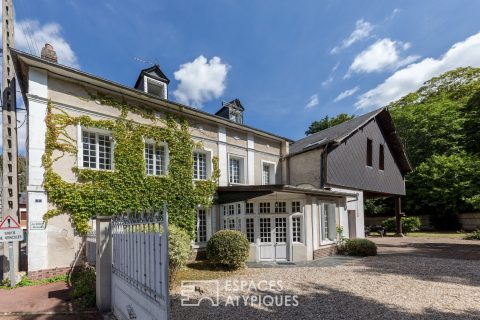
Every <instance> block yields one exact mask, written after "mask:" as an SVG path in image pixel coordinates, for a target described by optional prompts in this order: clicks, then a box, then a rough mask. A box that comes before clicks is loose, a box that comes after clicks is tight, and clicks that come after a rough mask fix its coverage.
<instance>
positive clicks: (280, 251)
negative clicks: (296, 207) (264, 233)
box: [275, 217, 287, 261]
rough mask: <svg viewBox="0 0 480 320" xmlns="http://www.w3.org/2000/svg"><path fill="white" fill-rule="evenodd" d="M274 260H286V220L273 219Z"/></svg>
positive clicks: (282, 218)
mask: <svg viewBox="0 0 480 320" xmlns="http://www.w3.org/2000/svg"><path fill="white" fill-rule="evenodd" d="M275 260H279V261H286V260H287V218H286V217H276V218H275Z"/></svg>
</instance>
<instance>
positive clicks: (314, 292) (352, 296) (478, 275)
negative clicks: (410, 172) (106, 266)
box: [171, 238, 480, 320]
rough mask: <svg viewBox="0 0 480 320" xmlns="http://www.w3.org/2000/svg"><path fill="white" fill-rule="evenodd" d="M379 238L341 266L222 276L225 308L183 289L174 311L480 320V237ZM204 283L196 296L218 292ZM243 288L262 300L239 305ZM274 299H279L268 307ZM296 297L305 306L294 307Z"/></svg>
mask: <svg viewBox="0 0 480 320" xmlns="http://www.w3.org/2000/svg"><path fill="white" fill-rule="evenodd" d="M374 241H376V242H377V244H378V245H379V255H378V256H376V257H368V258H359V259H355V260H352V261H349V262H348V263H346V264H344V265H341V266H335V267H322V268H318V267H316V268H315V267H313V268H312V267H306V268H294V267H292V268H276V269H273V268H269V269H266V268H258V269H248V270H246V271H245V272H243V273H242V275H240V276H235V277H231V278H226V279H222V280H220V281H219V287H220V306H218V307H212V306H211V304H210V303H209V302H207V301H205V300H203V301H202V303H201V305H200V306H198V307H184V306H183V307H182V306H181V305H180V292H179V291H178V290H177V291H176V292H175V293H174V297H173V299H172V308H171V311H172V318H173V319H211V320H213V319H480V243H479V242H474V241H464V240H456V239H425V238H403V239H398V238H384V239H375V240H374ZM235 280H237V281H242V280H244V281H245V288H244V290H241V289H238V290H236V289H237V288H235V287H234V285H235V284H238V285H241V284H242V283H241V282H239V283H235V282H234V281H235ZM265 280H266V281H272V283H271V284H273V285H274V286H273V287H271V288H270V290H266V289H269V288H265V286H266V282H261V281H265ZM278 280H281V283H280V287H279V286H278V285H279V283H278ZM252 283H253V284H252ZM248 286H250V290H249V288H248ZM253 286H255V287H256V288H254V287H253ZM200 289H201V290H200V292H196V293H195V295H193V298H192V299H193V301H196V300H199V299H202V298H205V297H212V298H215V290H214V284H211V283H210V284H208V283H206V284H201V285H200ZM241 295H245V296H247V297H248V299H252V296H256V297H257V299H260V300H261V301H262V302H263V303H262V304H261V305H259V303H258V302H254V303H252V302H251V301H250V300H247V303H246V304H245V303H242V300H241V298H240V300H239V304H240V306H236V304H237V303H236V300H235V298H236V297H237V296H241ZM228 296H230V297H231V298H228ZM292 296H297V297H296V298H294V297H292ZM272 297H273V298H272ZM232 299H233V300H232ZM273 299H277V300H273ZM272 301H273V306H269V305H270V304H271V303H272ZM295 301H298V305H297V306H292V305H295ZM277 302H279V303H283V304H285V302H290V304H291V306H288V307H287V306H276V305H275V304H276V303H277ZM232 304H233V305H232Z"/></svg>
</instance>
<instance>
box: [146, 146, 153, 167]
mask: <svg viewBox="0 0 480 320" xmlns="http://www.w3.org/2000/svg"><path fill="white" fill-rule="evenodd" d="M153 149H154V147H153V144H150V143H146V144H145V172H146V174H151V175H153V173H154V170H153V160H154V154H153Z"/></svg>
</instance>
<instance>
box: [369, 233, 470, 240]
mask: <svg viewBox="0 0 480 320" xmlns="http://www.w3.org/2000/svg"><path fill="white" fill-rule="evenodd" d="M464 236H465V233H462V232H455V231H418V232H409V233H408V234H407V237H414V238H444V239H463V237H464ZM369 237H372V238H379V237H380V235H379V234H377V233H376V232H372V233H371V234H370V236H369ZM385 237H394V234H393V233H392V232H389V233H388V234H387V235H385Z"/></svg>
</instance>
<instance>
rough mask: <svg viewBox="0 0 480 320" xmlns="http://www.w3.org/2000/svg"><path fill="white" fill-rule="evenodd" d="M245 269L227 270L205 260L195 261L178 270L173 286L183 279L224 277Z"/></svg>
mask: <svg viewBox="0 0 480 320" xmlns="http://www.w3.org/2000/svg"><path fill="white" fill-rule="evenodd" d="M245 272H246V271H245V269H241V270H236V271H228V270H224V269H221V268H218V267H215V266H213V265H211V264H210V263H208V262H206V261H195V262H192V263H189V264H188V265H187V266H186V267H185V268H184V269H182V270H180V271H179V272H178V273H177V276H176V277H175V280H174V281H173V288H177V287H179V286H180V285H181V283H182V281H185V280H212V279H220V278H225V277H228V276H232V275H242V274H245Z"/></svg>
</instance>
